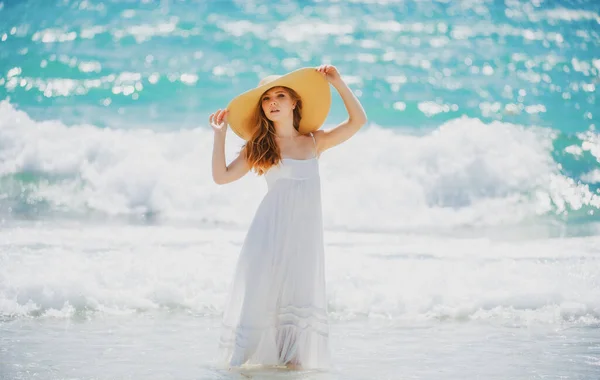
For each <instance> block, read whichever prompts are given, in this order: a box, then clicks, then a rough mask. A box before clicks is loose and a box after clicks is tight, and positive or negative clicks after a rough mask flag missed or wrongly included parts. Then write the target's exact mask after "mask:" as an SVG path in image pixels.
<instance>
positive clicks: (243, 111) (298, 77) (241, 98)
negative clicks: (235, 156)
mask: <svg viewBox="0 0 600 380" xmlns="http://www.w3.org/2000/svg"><path fill="white" fill-rule="evenodd" d="M279 86H284V87H289V88H291V89H293V90H294V91H296V93H298V95H299V96H300V98H301V100H302V118H301V120H300V127H299V132H300V133H302V134H307V133H309V132H313V131H316V130H317V129H319V128H321V126H322V125H323V123H324V122H325V119H326V118H327V114H328V113H329V109H330V107H331V90H330V88H329V82H327V80H326V79H325V78H323V75H321V73H319V72H317V71H316V69H315V68H313V67H305V68H302V69H298V70H296V71H292V72H291V73H288V74H286V75H282V76H280V77H279V78H277V79H275V80H273V81H270V82H268V83H265V84H263V85H260V86H258V87H256V88H254V89H252V90H249V91H246V92H244V93H243V94H241V95H238V96H236V97H235V98H234V99H233V100H232V101H231V102H230V103H229V105H228V106H227V110H228V114H227V120H228V124H229V126H230V127H231V129H232V130H233V131H234V132H235V134H237V135H238V136H240V137H241V138H242V139H244V140H246V141H248V140H250V138H251V137H252V135H253V134H254V128H255V127H256V126H254V125H252V116H253V114H254V112H255V111H256V108H257V106H258V102H259V100H260V97H261V96H262V94H264V93H265V91H268V90H269V89H271V88H273V87H279Z"/></svg>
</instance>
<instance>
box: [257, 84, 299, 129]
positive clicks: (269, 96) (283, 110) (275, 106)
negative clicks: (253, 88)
mask: <svg viewBox="0 0 600 380" xmlns="http://www.w3.org/2000/svg"><path fill="white" fill-rule="evenodd" d="M261 105H262V109H263V111H264V113H265V115H266V116H267V118H268V119H269V120H271V121H273V122H276V121H282V120H286V119H292V118H293V117H294V108H295V107H296V102H295V101H294V100H293V99H292V98H291V97H290V94H289V93H288V92H287V91H286V89H285V88H283V87H273V88H272V89H270V90H269V91H267V92H265V93H264V94H263V96H262V99H261Z"/></svg>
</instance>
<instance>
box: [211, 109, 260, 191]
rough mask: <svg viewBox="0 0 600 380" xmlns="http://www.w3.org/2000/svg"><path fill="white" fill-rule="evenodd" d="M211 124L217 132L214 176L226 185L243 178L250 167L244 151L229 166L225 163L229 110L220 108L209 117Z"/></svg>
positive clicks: (214, 178)
mask: <svg viewBox="0 0 600 380" xmlns="http://www.w3.org/2000/svg"><path fill="white" fill-rule="evenodd" d="M209 121H210V125H211V127H212V128H213V130H214V132H215V136H214V145H213V156H212V177H213V181H215V183H216V184H218V185H224V184H226V183H229V182H233V181H235V180H237V179H240V178H242V177H243V176H244V175H245V174H246V173H248V171H250V167H249V166H248V163H247V162H246V159H245V158H244V155H243V154H242V153H243V152H240V154H238V156H237V157H236V158H235V160H233V161H232V162H231V163H230V164H229V166H227V165H226V163H225V135H226V133H227V110H218V111H217V112H215V113H213V114H211V115H210V117H209Z"/></svg>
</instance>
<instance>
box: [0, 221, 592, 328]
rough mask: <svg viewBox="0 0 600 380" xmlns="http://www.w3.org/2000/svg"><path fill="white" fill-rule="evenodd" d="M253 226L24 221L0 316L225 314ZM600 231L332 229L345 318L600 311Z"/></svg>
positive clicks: (15, 228)
mask: <svg viewBox="0 0 600 380" xmlns="http://www.w3.org/2000/svg"><path fill="white" fill-rule="evenodd" d="M244 234H245V230H243V229H236V230H224V229H219V228H210V229H198V228H193V227H187V226H178V227H173V226H172V227H169V226H141V225H138V226H132V225H119V226H117V225H106V224H105V225H89V224H78V223H66V224H64V223H56V222H52V223H50V222H48V223H45V222H42V223H33V224H27V223H26V224H15V225H12V226H10V227H7V228H4V229H3V230H2V238H1V239H0V264H1V265H0V316H4V317H22V316H27V315H30V316H31V315H33V316H40V317H46V318H71V317H73V316H76V315H79V316H81V315H82V314H83V315H89V316H93V315H96V314H111V315H115V314H116V315H122V314H132V313H138V312H142V313H146V312H154V311H157V310H164V309H168V310H183V311H186V312H190V313H193V314H195V315H210V316H219V315H220V314H221V313H222V307H223V305H224V302H225V301H226V300H225V297H226V293H227V289H228V286H229V284H230V281H231V277H232V276H233V269H234V267H235V262H236V259H237V255H238V253H239V249H240V246H241V243H242V241H243V238H244ZM598 247H600V240H599V237H597V236H596V237H586V238H570V239H547V240H527V241H502V240H490V239H484V238H468V239H467V238H449V237H446V238H445V237H440V236H437V237H436V236H427V235H409V234H381V233H376V234H366V233H349V232H331V231H330V232H327V233H326V253H327V254H326V268H327V273H326V277H327V294H328V307H329V312H330V316H331V317H332V318H333V319H336V320H353V319H356V318H359V319H362V318H369V319H387V320H394V321H399V322H407V323H418V322H427V321H444V320H450V321H457V320H458V321H486V322H491V323H500V324H508V325H511V326H512V325H517V326H524V325H536V324H564V323H577V324H584V325H588V324H597V323H599V322H600V288H598V286H597V281H598V273H600V261H599V260H598V258H599V255H600V250H599V248H598Z"/></svg>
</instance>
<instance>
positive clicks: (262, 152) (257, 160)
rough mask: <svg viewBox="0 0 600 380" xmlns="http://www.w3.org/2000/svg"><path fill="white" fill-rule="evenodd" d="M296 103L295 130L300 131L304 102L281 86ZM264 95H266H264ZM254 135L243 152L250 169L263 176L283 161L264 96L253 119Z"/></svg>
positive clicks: (293, 92) (288, 89)
mask: <svg viewBox="0 0 600 380" xmlns="http://www.w3.org/2000/svg"><path fill="white" fill-rule="evenodd" d="M281 87H282V88H283V89H285V91H286V92H287V93H288V94H289V95H290V97H291V98H292V100H293V101H295V102H296V107H295V108H294V110H293V112H294V120H293V124H294V128H295V129H296V130H297V131H299V128H300V120H301V118H302V100H301V99H300V96H299V95H298V93H296V91H294V90H292V89H291V88H289V87H283V86H281ZM263 95H264V94H263ZM251 120H252V121H251V123H252V126H253V128H254V133H253V135H252V137H251V138H250V140H248V141H247V142H246V144H244V147H243V148H242V151H243V152H244V153H243V154H244V157H245V158H246V162H248V165H249V166H250V168H252V169H253V170H254V171H255V172H256V173H257V174H258V175H263V174H265V173H266V172H267V170H269V168H270V167H271V166H275V165H277V164H279V162H280V161H281V152H280V151H279V146H278V145H277V141H276V139H275V138H276V136H277V135H276V133H275V125H274V124H273V122H272V121H271V120H269V119H268V118H267V115H265V112H264V111H263V108H262V95H261V97H260V99H259V101H258V104H257V105H256V110H255V111H254V115H253V117H252V119H251Z"/></svg>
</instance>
